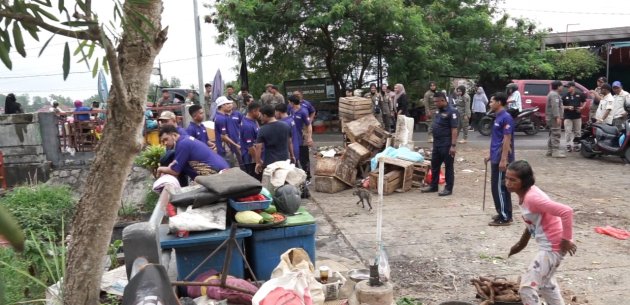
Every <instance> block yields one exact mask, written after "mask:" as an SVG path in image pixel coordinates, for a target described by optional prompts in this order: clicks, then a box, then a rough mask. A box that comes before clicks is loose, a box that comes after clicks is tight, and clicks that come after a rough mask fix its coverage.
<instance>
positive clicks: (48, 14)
mask: <svg viewBox="0 0 630 305" xmlns="http://www.w3.org/2000/svg"><path fill="white" fill-rule="evenodd" d="M37 11H38V12H39V13H41V14H42V15H44V16H46V18H48V19H50V20H52V21H57V22H58V21H59V19H57V17H55V15H53V14H51V13H49V12H47V11H46V10H44V9H42V8H41V7H37Z"/></svg>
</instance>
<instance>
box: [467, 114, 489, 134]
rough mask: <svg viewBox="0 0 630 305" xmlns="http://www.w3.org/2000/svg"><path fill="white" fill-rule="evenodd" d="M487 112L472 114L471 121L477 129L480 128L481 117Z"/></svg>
mask: <svg viewBox="0 0 630 305" xmlns="http://www.w3.org/2000/svg"><path fill="white" fill-rule="evenodd" d="M485 115H486V114H485V113H484V112H473V114H472V122H471V124H470V125H471V126H472V127H473V128H474V129H475V130H479V122H481V119H482V118H483V117H484V116H485Z"/></svg>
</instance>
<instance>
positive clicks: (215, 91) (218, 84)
mask: <svg viewBox="0 0 630 305" xmlns="http://www.w3.org/2000/svg"><path fill="white" fill-rule="evenodd" d="M223 85H224V84H223V78H222V77H221V70H220V69H217V73H216V74H215V75H214V80H213V81H212V104H211V106H210V113H209V115H210V120H211V121H214V116H215V115H216V113H217V103H216V100H217V99H218V98H219V96H222V95H223Z"/></svg>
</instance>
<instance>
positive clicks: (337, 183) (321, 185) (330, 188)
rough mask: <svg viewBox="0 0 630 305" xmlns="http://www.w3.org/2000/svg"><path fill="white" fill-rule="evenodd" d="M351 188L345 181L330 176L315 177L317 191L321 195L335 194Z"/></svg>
mask: <svg viewBox="0 0 630 305" xmlns="http://www.w3.org/2000/svg"><path fill="white" fill-rule="evenodd" d="M349 188H350V187H349V186H348V185H347V184H345V183H344V182H343V181H341V180H339V179H337V178H335V177H328V176H315V191H317V192H320V193H328V194H334V193H338V192H341V191H343V190H346V189H349Z"/></svg>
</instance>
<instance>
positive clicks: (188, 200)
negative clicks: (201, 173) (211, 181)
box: [169, 185, 221, 208]
mask: <svg viewBox="0 0 630 305" xmlns="http://www.w3.org/2000/svg"><path fill="white" fill-rule="evenodd" d="M169 192H170V191H169ZM170 194H171V203H172V204H173V205H174V206H176V207H180V208H183V207H187V206H189V205H192V206H193V208H198V207H202V206H206V205H210V204H213V203H216V202H217V201H219V200H220V199H221V196H219V195H217V194H215V193H212V192H210V191H209V190H208V189H207V188H205V187H204V186H202V185H195V186H191V187H185V188H182V189H181V190H178V191H173V192H172V193H170Z"/></svg>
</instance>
